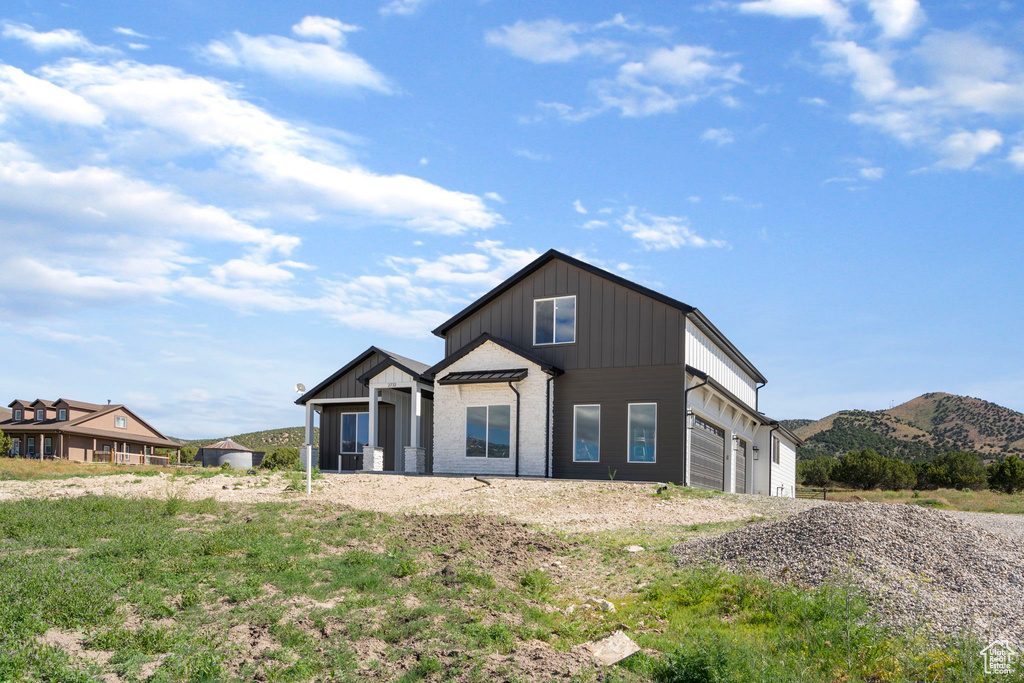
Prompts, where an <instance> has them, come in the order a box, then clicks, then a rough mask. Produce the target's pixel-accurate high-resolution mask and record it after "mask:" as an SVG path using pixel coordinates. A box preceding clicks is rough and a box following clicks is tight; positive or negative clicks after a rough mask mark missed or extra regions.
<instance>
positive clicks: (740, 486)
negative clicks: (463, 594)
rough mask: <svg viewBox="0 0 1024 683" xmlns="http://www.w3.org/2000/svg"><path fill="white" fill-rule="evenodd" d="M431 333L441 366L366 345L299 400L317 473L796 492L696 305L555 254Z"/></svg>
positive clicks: (746, 386)
mask: <svg viewBox="0 0 1024 683" xmlns="http://www.w3.org/2000/svg"><path fill="white" fill-rule="evenodd" d="M434 334H435V335H437V336H439V337H441V338H442V339H444V342H445V357H444V359H443V360H441V361H440V362H439V363H436V364H434V365H432V366H430V365H427V364H425V363H420V362H417V361H413V360H411V359H409V358H404V357H402V356H398V355H396V354H393V353H391V352H388V351H385V350H383V349H380V348H378V347H375V346H371V347H370V348H369V349H367V350H366V351H365V352H363V353H362V354H360V355H359V356H357V357H356V358H355V359H353V360H352V361H350V362H349V363H347V364H346V365H345V366H343V367H342V368H341V369H339V370H338V371H337V372H335V373H334V374H333V375H331V376H329V377H328V378H327V379H325V380H324V381H323V382H321V383H319V384H318V385H317V386H315V387H313V388H312V389H311V390H309V391H308V392H306V393H304V394H303V395H302V396H301V397H300V398H299V399H298V400H297V401H296V403H298V404H300V405H303V406H305V407H306V443H307V444H309V443H312V435H313V428H314V425H315V423H316V416H318V415H319V423H320V434H321V439H320V449H319V454H318V455H319V463H320V467H321V469H322V470H324V471H337V472H342V471H350V470H364V471H388V472H410V473H412V472H415V473H423V474H426V473H435V474H486V475H502V476H529V477H557V478H585V479H608V478H616V479H628V480H638V481H664V482H677V483H685V484H688V485H691V486H699V487H703V488H710V489H718V490H723V491H729V492H735V493H757V494H761V495H772V496H793V495H794V493H795V483H796V447H797V446H798V445H799V444H800V440H799V439H798V438H797V437H796V436H795V435H794V434H793V433H792V432H790V431H789V430H788V429H786V428H785V427H784V426H783V425H781V424H780V423H779V422H778V421H776V420H773V419H771V418H769V417H766V416H765V415H764V414H763V413H761V412H759V411H758V392H759V390H760V388H761V387H763V386H764V384H765V383H766V382H767V380H766V379H765V377H764V376H763V375H762V374H761V373H760V372H759V371H758V370H757V368H755V367H754V365H753V364H752V363H751V362H750V361H749V360H748V359H747V358H746V357H745V356H744V355H743V354H742V353H740V351H739V350H738V349H737V348H736V347H735V346H734V345H733V344H732V343H731V342H730V341H729V340H728V339H726V337H725V335H723V334H722V333H721V332H720V331H719V330H718V329H717V328H716V327H715V326H714V325H713V324H712V323H711V322H710V321H709V320H708V319H707V318H706V317H705V316H704V314H703V313H701V312H700V311H699V310H698V309H696V308H694V307H692V306H688V305H686V304H684V303H682V302H680V301H677V300H675V299H673V298H670V297H668V296H665V295H663V294H660V293H658V292H655V291H653V290H651V289H648V288H646V287H643V286H641V285H638V284H636V283H633V282H630V281H629V280H626V279H624V278H622V277H619V276H618V275H615V274H613V273H610V272H608V271H605V270H602V269H600V268H596V267H594V266H592V265H590V264H588V263H585V262H583V261H580V260H578V259H575V258H573V257H571V256H568V255H566V254H562V253H560V252H558V251H554V250H551V251H548V252H547V253H545V254H544V255H542V256H540V257H539V258H537V259H536V260H535V261H534V262H532V263H531V264H529V265H528V266H526V267H525V268H523V269H522V270H521V271H519V272H518V273H516V274H515V275H513V276H512V277H510V278H509V279H508V280H506V281H505V282H503V283H501V284H500V285H499V286H498V287H496V288H495V289H493V290H492V291H490V292H489V293H487V294H486V295H484V296H483V297H482V298H480V299H479V300H477V301H475V302H474V303H472V304H471V305H470V306H468V307H467V308H466V309H465V310H463V311H461V312H460V313H458V314H457V315H455V316H454V317H452V318H451V319H449V320H448V321H446V322H445V323H443V324H442V325H441V326H440V327H438V328H437V329H435V330H434Z"/></svg>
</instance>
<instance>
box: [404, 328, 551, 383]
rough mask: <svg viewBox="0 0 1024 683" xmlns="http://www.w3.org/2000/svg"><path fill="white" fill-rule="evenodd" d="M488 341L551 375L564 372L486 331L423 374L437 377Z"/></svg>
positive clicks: (428, 376)
mask: <svg viewBox="0 0 1024 683" xmlns="http://www.w3.org/2000/svg"><path fill="white" fill-rule="evenodd" d="M486 342H492V343H494V344H497V345H498V346H500V347H501V348H503V349H505V350H506V351H511V352H512V353H514V354H516V355H517V356H519V357H520V358H525V359H526V360H528V361H530V362H531V363H536V364H537V365H539V366H540V369H541V370H543V371H544V372H546V373H548V374H549V375H561V374H562V370H561V368H558V367H556V366H554V365H552V364H551V363H549V362H547V361H546V360H544V359H543V358H540V357H539V356H535V355H533V354H532V353H530V352H529V351H525V350H523V349H521V348H519V347H518V346H516V345H515V344H510V343H508V342H507V341H505V340H504V339H498V338H497V337H495V336H494V335H492V334H490V333H489V332H484V333H483V334H481V335H480V336H479V337H477V338H476V339H474V340H473V341H471V342H469V343H468V344H466V345H465V346H463V347H462V348H461V349H459V350H458V351H456V352H455V353H453V354H452V355H450V356H448V357H447V358H445V359H444V360H442V361H441V362H440V363H438V364H437V365H435V366H434V367H432V368H430V369H429V370H427V371H426V372H424V373H423V375H424V376H425V377H427V378H434V377H436V376H437V373H439V372H441V371H442V370H444V369H445V368H446V367H448V366H449V365H451V364H452V363H454V362H455V361H457V360H460V359H462V358H465V357H466V356H468V355H469V354H470V353H472V352H473V351H475V350H476V349H478V348H479V347H480V346H481V345H482V344H484V343H486Z"/></svg>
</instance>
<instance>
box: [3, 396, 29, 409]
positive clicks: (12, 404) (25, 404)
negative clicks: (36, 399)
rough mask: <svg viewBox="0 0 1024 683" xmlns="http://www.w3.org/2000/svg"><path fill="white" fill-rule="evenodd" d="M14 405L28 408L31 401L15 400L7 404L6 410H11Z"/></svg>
mask: <svg viewBox="0 0 1024 683" xmlns="http://www.w3.org/2000/svg"><path fill="white" fill-rule="evenodd" d="M16 403H20V404H21V405H23V406H30V405H32V402H31V401H22V400H21V399H20V398H16V399H14V400H13V401H11V402H10V403H8V404H7V407H8V408H13V407H14V405H15V404H16Z"/></svg>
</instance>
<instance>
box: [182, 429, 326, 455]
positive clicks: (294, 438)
mask: <svg viewBox="0 0 1024 683" xmlns="http://www.w3.org/2000/svg"><path fill="white" fill-rule="evenodd" d="M305 429H306V428H305V427H283V428H281V429H266V430H263V431H262V432H247V433H245V434H234V435H231V436H216V437H213V438H210V439H191V440H189V439H175V441H180V442H181V445H182V446H195V447H196V448H202V447H203V446H209V445H210V444H211V443H216V442H217V441H221V440H223V439H231V440H232V441H234V442H235V443H238V444H240V445H242V446H245V447H246V448H251V449H253V450H254V451H270V450H273V449H275V448H299V447H301V446H302V443H303V441H304V440H305ZM172 438H173V437H172ZM319 442H320V430H319V429H318V428H314V429H313V443H314V444H318V443H319Z"/></svg>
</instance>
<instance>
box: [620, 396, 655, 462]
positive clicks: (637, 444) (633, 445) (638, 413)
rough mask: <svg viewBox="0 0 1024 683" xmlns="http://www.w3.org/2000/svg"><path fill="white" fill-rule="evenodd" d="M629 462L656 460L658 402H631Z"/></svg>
mask: <svg viewBox="0 0 1024 683" xmlns="http://www.w3.org/2000/svg"><path fill="white" fill-rule="evenodd" d="M627 438H628V439H629V443H628V444H627V447H628V448H629V452H628V454H627V457H626V460H627V461H629V462H655V461H656V460H657V446H658V404H657V403H630V404H629V435H628V437H627Z"/></svg>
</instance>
